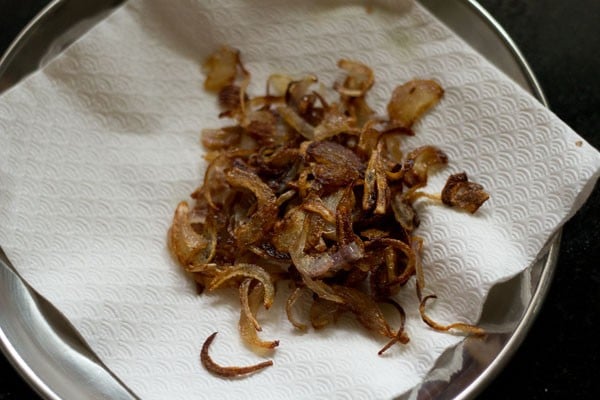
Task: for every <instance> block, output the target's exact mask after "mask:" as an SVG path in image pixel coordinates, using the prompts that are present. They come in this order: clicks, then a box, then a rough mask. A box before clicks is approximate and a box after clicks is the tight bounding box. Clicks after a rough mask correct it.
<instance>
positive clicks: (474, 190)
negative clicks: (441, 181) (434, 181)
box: [442, 172, 490, 214]
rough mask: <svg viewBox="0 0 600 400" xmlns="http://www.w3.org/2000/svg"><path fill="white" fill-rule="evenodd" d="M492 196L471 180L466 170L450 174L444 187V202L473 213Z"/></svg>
mask: <svg viewBox="0 0 600 400" xmlns="http://www.w3.org/2000/svg"><path fill="white" fill-rule="evenodd" d="M489 198H490V195H489V194H487V193H486V192H485V190H484V189H483V186H481V185H480V184H478V183H475V182H469V178H468V177H467V174H466V173H465V172H460V173H458V174H454V175H450V176H449V177H448V180H447V181H446V185H445V186H444V189H442V202H443V203H444V204H446V205H449V206H451V207H458V208H461V209H463V210H465V211H468V212H470V213H471V214H473V213H475V211H477V210H478V209H479V207H481V206H482V205H483V203H485V202H486V201H487V199H489Z"/></svg>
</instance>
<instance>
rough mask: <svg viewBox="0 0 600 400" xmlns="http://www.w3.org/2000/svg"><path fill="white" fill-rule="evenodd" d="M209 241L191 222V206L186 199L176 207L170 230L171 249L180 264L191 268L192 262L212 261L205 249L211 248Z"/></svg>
mask: <svg viewBox="0 0 600 400" xmlns="http://www.w3.org/2000/svg"><path fill="white" fill-rule="evenodd" d="M210 248H211V246H210V243H209V241H208V240H207V239H206V238H205V237H204V236H202V235H200V234H199V233H197V232H196V231H195V230H194V228H193V227H192V224H191V223H190V211H189V206H188V204H187V203H186V202H185V201H182V202H180V203H179V204H178V205H177V208H176V209H175V215H174V216H173V223H172V225H171V229H170V230H169V249H170V250H171V253H173V255H174V256H175V257H176V258H177V261H179V264H181V265H182V266H183V267H185V268H189V267H190V266H191V265H192V264H204V263H207V262H209V261H210V251H208V253H209V254H208V255H207V254H204V253H206V252H205V250H207V249H208V250H210Z"/></svg>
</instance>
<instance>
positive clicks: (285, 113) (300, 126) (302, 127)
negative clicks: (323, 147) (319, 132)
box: [277, 106, 315, 140]
mask: <svg viewBox="0 0 600 400" xmlns="http://www.w3.org/2000/svg"><path fill="white" fill-rule="evenodd" d="M277 112H278V113H279V115H280V116H281V118H282V119H283V120H284V121H285V123H286V124H288V125H289V126H290V127H291V128H293V129H294V130H295V131H296V132H298V133H299V134H301V135H302V136H304V137H305V138H306V139H308V140H313V138H314V137H315V127H314V126H312V125H311V124H309V123H308V122H306V121H305V120H304V118H302V117H301V116H300V115H299V114H298V113H296V111H294V110H293V109H292V108H290V107H288V106H281V107H278V108H277Z"/></svg>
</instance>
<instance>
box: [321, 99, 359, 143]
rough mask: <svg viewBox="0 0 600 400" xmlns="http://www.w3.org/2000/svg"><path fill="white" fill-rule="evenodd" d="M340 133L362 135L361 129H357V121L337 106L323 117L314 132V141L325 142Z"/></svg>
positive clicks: (332, 107) (333, 106)
mask: <svg viewBox="0 0 600 400" xmlns="http://www.w3.org/2000/svg"><path fill="white" fill-rule="evenodd" d="M340 133H347V134H351V135H356V136H359V135H360V129H358V128H357V127H356V121H355V120H354V118H352V117H348V116H347V115H346V114H344V113H343V112H342V111H341V110H340V109H339V108H338V107H337V106H336V105H335V104H334V105H332V106H331V107H330V108H329V110H327V112H326V113H325V115H324V116H323V120H322V121H321V123H320V124H319V125H317V126H316V127H315V129H314V131H313V135H314V136H313V137H314V140H325V139H329V138H332V137H334V136H336V135H339V134H340Z"/></svg>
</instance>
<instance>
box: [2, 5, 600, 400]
mask: <svg viewBox="0 0 600 400" xmlns="http://www.w3.org/2000/svg"><path fill="white" fill-rule="evenodd" d="M223 43H227V44H229V45H231V46H234V47H237V48H239V49H240V50H241V51H242V54H243V56H244V61H245V64H246V66H247V68H248V69H249V70H250V71H251V72H252V74H253V77H254V83H255V84H256V85H259V83H260V82H264V80H265V78H266V77H267V76H268V75H269V74H270V73H273V72H284V73H288V74H296V75H301V74H303V73H309V72H314V73H316V74H317V75H318V76H319V77H322V81H323V82H324V83H330V82H333V80H334V78H335V74H336V71H335V65H336V61H337V60H338V59H340V58H350V59H357V60H360V61H362V62H364V63H366V64H367V65H369V66H372V67H373V68H374V70H375V74H376V87H375V88H374V90H373V93H372V97H371V101H372V102H373V104H374V105H375V106H376V107H377V108H378V109H379V110H382V109H383V107H384V102H385V99H387V98H389V93H390V92H391V88H392V87H394V86H395V85H397V84H398V83H401V82H404V81H406V80H408V79H411V78H414V77H426V78H435V79H437V80H438V81H439V82H441V83H442V85H443V86H444V88H445V89H446V94H445V97H444V99H443V100H442V102H441V103H440V104H439V105H438V106H437V107H436V109H435V110H434V111H433V112H431V113H429V114H428V115H427V117H426V118H424V119H423V121H422V122H421V123H420V124H419V126H418V132H419V135H417V136H415V137H411V138H409V139H408V140H407V141H406V142H405V144H404V145H405V146H406V148H412V147H416V146H418V145H421V144H426V143H436V144H438V145H439V146H440V147H441V148H442V149H443V150H444V151H445V152H446V153H447V154H448V155H449V158H450V166H449V168H448V169H449V172H456V171H461V170H465V171H468V173H469V175H470V176H472V177H473V179H474V180H476V181H478V182H481V183H482V184H483V185H484V186H485V187H486V189H487V190H488V191H489V192H490V194H491V200H490V201H489V203H488V204H486V206H484V208H483V209H482V210H481V212H480V215H478V216H474V217H473V216H466V215H464V214H461V213H452V212H447V210H445V209H443V208H441V207H426V206H423V207H422V208H423V210H421V212H422V214H423V222H422V226H421V228H420V229H421V231H420V234H421V235H422V236H423V237H424V238H425V243H427V244H428V245H427V247H426V249H425V254H424V263H425V265H426V269H427V270H426V274H427V276H426V279H427V282H428V285H429V286H430V287H431V288H432V290H433V291H434V292H436V293H438V294H440V301H439V302H438V303H442V302H445V303H446V306H444V307H439V308H438V309H434V310H433V312H435V313H436V317H437V318H439V319H441V320H457V319H458V320H464V321H467V322H476V320H477V317H478V315H479V313H480V312H481V306H482V303H483V300H484V298H485V296H486V294H487V293H488V291H489V289H490V287H491V286H492V285H494V284H495V283H497V282H500V281H503V280H506V279H507V278H508V277H510V276H513V275H515V274H517V273H519V272H521V271H523V270H524V269H526V268H527V267H528V266H530V264H531V263H532V262H533V260H534V259H535V258H536V257H537V255H538V253H539V251H540V250H541V249H542V247H543V246H544V244H545V242H546V241H547V240H548V238H549V237H550V236H551V235H552V234H553V233H554V232H555V231H556V230H557V229H559V228H560V226H562V224H563V223H564V222H565V221H566V220H567V219H568V218H569V217H570V216H572V215H573V214H574V213H575V212H576V210H577V209H578V208H579V207H580V206H581V205H582V204H583V202H584V201H585V200H586V198H587V196H588V195H589V193H590V192H591V190H592V188H593V187H594V184H595V182H596V179H597V177H598V172H599V170H600V155H599V153H598V151H596V150H595V149H594V148H592V147H591V146H590V145H588V144H587V143H585V141H583V140H582V139H581V138H580V137H579V136H578V135H577V134H576V133H575V132H573V131H572V130H571V129H570V128H569V127H567V126H566V125H565V124H564V123H563V122H561V121H560V120H559V119H558V118H557V117H556V116H554V115H553V114H552V113H551V112H550V111H548V110H547V109H545V108H544V107H543V106H542V105H541V104H539V103H538V102H537V101H536V100H535V99H533V98H532V97H531V96H530V95H528V94H527V93H525V92H524V91H523V90H522V89H521V88H520V87H518V86H517V85H516V84H515V83H513V82H512V81H510V80H509V79H508V78H506V77H505V76H504V75H503V74H502V73H500V72H499V71H498V70H497V69H496V68H495V67H493V66H492V65H490V64H489V63H488V62H487V61H486V60H485V59H483V58H482V57H481V56H480V55H478V54H477V53H476V52H474V51H473V50H472V49H471V48H470V47H469V46H467V45H466V44H465V43H464V42H463V41H461V40H460V39H459V38H458V37H457V36H456V35H454V34H453V33H452V32H451V31H450V30H448V29H447V28H446V27H444V26H443V25H442V24H441V23H440V22H438V21H437V20H435V19H434V18H433V17H431V16H430V15H429V14H428V13H427V12H426V11H425V10H423V9H422V7H420V6H419V5H418V4H414V5H411V3H410V2H408V1H404V2H391V1H388V2H383V1H382V2H373V8H372V10H369V12H367V11H366V10H365V8H364V6H363V5H361V4H360V3H359V2H346V1H344V2H342V1H334V0H331V1H325V2H317V1H316V0H310V1H304V2H297V1H296V2H294V1H284V0H281V1H275V0H268V1H258V0H227V1H216V0H209V1H195V0H185V1H180V2H177V3H173V2H170V1H167V0H154V1H141V0H131V1H129V2H127V3H126V4H125V5H124V6H123V7H121V8H120V9H118V10H117V11H116V12H114V13H113V14H112V15H111V16H110V17H108V18H107V19H106V20H105V21H103V22H102V23H100V24H99V25H98V26H97V27H95V28H94V29H93V30H92V31H91V32H89V33H88V34H86V35H85V36H84V37H83V38H82V39H81V40H79V41H78V42H77V43H75V44H74V45H73V46H71V47H70V48H69V49H67V50H66V51H65V52H64V53H63V54H61V55H60V56H59V57H57V58H56V59H55V60H53V61H52V62H51V63H50V64H49V65H47V66H46V67H44V68H43V69H42V70H40V71H38V72H37V73H35V74H33V75H32V76H30V77H29V78H27V79H26V80H24V81H23V82H22V83H20V84H19V85H17V86H16V87H14V88H12V89H11V90H9V91H8V92H7V93H5V94H3V95H2V96H1V97H0V221H1V222H0V246H2V248H3V249H4V250H5V252H6V254H7V255H8V257H9V259H10V260H11V262H12V263H13V264H14V266H15V267H16V268H17V270H18V271H19V273H20V274H21V275H22V276H23V278H24V279H25V280H27V281H28V282H29V283H30V284H31V285H32V286H33V287H34V288H35V289H36V290H37V291H38V292H39V293H41V294H42V295H43V296H45V297H46V298H48V299H49V300H50V301H51V302H52V303H53V304H54V305H55V306H56V307H57V308H58V309H59V310H61V311H62V312H63V313H64V314H65V315H66V316H67V317H68V318H69V320H70V321H71V322H72V323H73V325H74V326H75V327H76V328H77V330H78V331H79V332H80V333H81V335H82V336H83V338H84V339H85V340H86V341H87V342H88V344H89V345H90V346H91V348H92V350H94V351H95V352H96V353H97V354H98V356H99V357H100V358H101V359H102V360H103V361H104V363H105V364H106V365H107V367H108V368H109V369H110V370H111V371H113V372H114V373H115V374H116V375H117V376H118V377H119V378H120V379H121V380H122V381H123V382H124V383H125V384H126V385H127V386H128V387H129V388H131V389H132V390H133V391H134V392H135V393H136V394H137V395H139V396H140V397H142V398H156V399H162V398H180V399H184V398H196V397H197V396H198V395H199V394H200V395H203V394H207V395H208V394H210V397H219V396H222V397H224V398H232V397H240V398H243V397H247V398H263V399H270V398H288V397H298V396H305V397H314V396H318V395H321V396H325V395H326V396H331V395H338V396H341V395H345V396H348V397H358V398H390V397H393V396H395V395H399V394H401V393H403V392H406V391H407V390H409V389H410V388H412V387H414V386H415V385H416V384H418V382H419V381H420V380H421V379H422V377H423V376H424V375H425V374H426V373H427V371H428V370H429V369H430V368H431V367H432V366H433V363H434V362H435V360H436V359H437V357H438V356H439V355H440V354H441V353H442V352H443V351H444V349H446V348H447V347H449V346H451V345H453V344H456V343H457V342H458V341H459V340H460V338H457V337H455V336H451V335H447V334H441V333H437V332H433V331H432V330H430V329H429V328H427V327H426V326H424V325H423V324H422V323H421V322H420V321H419V317H418V311H417V306H418V305H417V304H416V299H415V298H414V291H413V290H412V289H410V288H409V289H407V290H406V291H404V292H403V293H401V295H400V301H401V302H402V304H403V305H404V307H405V309H406V310H407V314H408V322H407V329H408V331H409V334H410V336H411V338H412V340H411V342H410V344H409V345H407V346H405V347H404V348H400V347H398V348H397V349H394V351H391V352H390V354H389V355H388V356H386V357H377V355H376V353H377V350H378V349H379V348H380V347H381V343H379V342H377V341H376V339H374V338H373V337H370V336H368V335H366V334H365V332H363V331H362V330H361V329H360V328H357V327H354V326H351V323H350V322H345V323H343V324H342V326H339V327H336V328H332V329H328V330H326V331H324V332H322V333H321V332H319V333H310V334H306V335H297V334H296V333H294V332H293V328H292V327H291V326H290V325H289V323H288V322H287V320H286V318H285V316H284V315H283V313H282V312H281V311H279V312H277V311H275V309H276V308H279V310H281V309H282V307H277V304H276V306H275V307H273V309H274V310H273V312H272V313H270V314H271V315H269V316H268V318H267V320H266V322H265V324H264V329H265V331H266V332H269V335H270V336H271V337H274V338H278V339H280V340H281V346H280V348H279V349H278V350H277V351H276V353H274V355H273V359H274V362H275V367H274V368H271V369H269V371H268V373H261V374H258V375H255V376H252V377H249V378H248V379H244V380H234V381H227V380H222V379H218V378H215V377H213V376H211V375H209V374H208V373H206V372H205V371H203V370H202V369H201V367H200V364H199V362H198V351H199V348H200V347H201V343H202V341H203V339H204V338H206V337H207V336H208V335H209V334H210V333H212V332H214V331H219V332H221V335H220V339H221V340H220V341H218V342H217V343H215V344H216V346H214V349H213V350H214V357H215V359H217V360H219V359H220V360H227V362H230V363H232V364H250V363H254V362H255V361H256V360H257V359H259V358H260V357H258V356H256V355H254V354H249V352H248V351H247V350H246V349H245V348H244V347H243V346H242V345H241V344H240V342H239V339H238V335H237V333H236V326H237V316H238V315H237V313H238V311H237V310H238V308H237V306H235V305H234V303H235V301H236V300H235V299H234V298H233V297H231V298H225V299H222V298H220V297H217V296H202V297H198V296H196V295H195V291H194V288H193V285H192V284H191V283H190V282H189V281H188V280H187V279H186V277H185V276H184V275H183V273H182V272H180V271H179V268H178V267H177V266H176V265H175V263H174V262H173V261H172V260H171V258H170V256H169V254H168V252H167V250H166V243H165V242H166V231H167V229H168V227H169V224H170V221H171V216H172V211H173V210H174V208H175V205H176V204H177V203H178V202H179V201H180V200H182V199H185V198H187V196H189V193H191V191H192V190H193V189H194V188H195V187H196V186H197V185H198V184H199V182H200V179H201V177H202V175H203V173H202V172H203V168H204V165H203V163H202V157H201V156H202V149H201V147H200V145H199V132H200V130H201V129H202V128H205V127H214V126H218V125H219V124H220V122H219V121H218V120H217V119H216V117H215V116H216V115H217V113H218V112H217V107H216V102H215V99H214V98H213V97H211V96H210V95H208V94H206V93H204V92H203V90H202V80H203V77H202V74H201V71H200V68H199V65H200V63H201V61H202V60H203V58H204V57H205V56H206V55H207V54H208V53H209V52H211V51H212V50H214V49H215V48H216V47H218V46H219V45H221V44H223ZM250 90H251V91H252V90H254V91H256V92H258V91H259V90H260V88H259V87H258V86H256V87H251V88H250ZM430 185H431V187H432V188H434V189H435V188H436V187H439V186H440V185H442V177H441V176H439V177H437V176H436V177H434V179H432V180H431V182H430ZM411 284H413V283H411ZM409 285H410V284H409ZM282 297H283V296H278V298H279V300H278V301H279V303H280V304H279V305H281V302H282V300H281V298H282ZM344 324H345V325H344ZM357 360H360V362H357Z"/></svg>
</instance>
